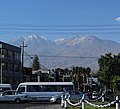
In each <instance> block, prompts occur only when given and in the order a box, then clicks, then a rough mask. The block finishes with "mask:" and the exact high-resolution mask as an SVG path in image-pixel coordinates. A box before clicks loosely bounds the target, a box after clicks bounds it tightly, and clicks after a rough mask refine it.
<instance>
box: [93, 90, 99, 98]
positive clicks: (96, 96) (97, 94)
mask: <svg viewBox="0 0 120 109" xmlns="http://www.w3.org/2000/svg"><path fill="white" fill-rule="evenodd" d="M99 96H100V94H99V93H98V92H97V91H93V93H92V99H97V98H98V97H99Z"/></svg>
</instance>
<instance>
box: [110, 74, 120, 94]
mask: <svg viewBox="0 0 120 109" xmlns="http://www.w3.org/2000/svg"><path fill="white" fill-rule="evenodd" d="M112 85H113V88H114V90H115V92H116V94H117V95H120V77H119V76H117V77H114V78H113V80H112Z"/></svg>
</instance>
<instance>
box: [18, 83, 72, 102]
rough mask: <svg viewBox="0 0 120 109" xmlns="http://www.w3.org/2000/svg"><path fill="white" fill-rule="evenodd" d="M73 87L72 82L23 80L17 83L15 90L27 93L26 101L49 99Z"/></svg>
mask: <svg viewBox="0 0 120 109" xmlns="http://www.w3.org/2000/svg"><path fill="white" fill-rule="evenodd" d="M73 88H74V86H73V83H72V82H25V83H20V84H19V85H18V87H17V91H18V92H21V93H25V94H27V96H28V101H50V99H51V97H53V96H55V95H62V94H63V93H64V91H65V90H66V91H71V90H73ZM56 101H60V99H56Z"/></svg>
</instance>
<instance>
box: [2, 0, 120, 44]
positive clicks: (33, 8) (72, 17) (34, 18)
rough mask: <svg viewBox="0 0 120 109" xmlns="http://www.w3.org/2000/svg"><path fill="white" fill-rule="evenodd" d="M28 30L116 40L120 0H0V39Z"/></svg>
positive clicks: (50, 36)
mask: <svg viewBox="0 0 120 109" xmlns="http://www.w3.org/2000/svg"><path fill="white" fill-rule="evenodd" d="M30 34H37V35H42V36H45V37H46V38H48V39H50V40H55V39H58V38H62V37H69V36H74V35H77V34H78V35H95V36H97V37H99V38H101V39H109V40H113V41H117V42H120V0H0V40H2V41H8V40H10V39H12V38H14V37H17V36H26V35H30Z"/></svg>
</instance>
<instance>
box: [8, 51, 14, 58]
mask: <svg viewBox="0 0 120 109" xmlns="http://www.w3.org/2000/svg"><path fill="white" fill-rule="evenodd" d="M8 58H13V51H10V50H8Z"/></svg>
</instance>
